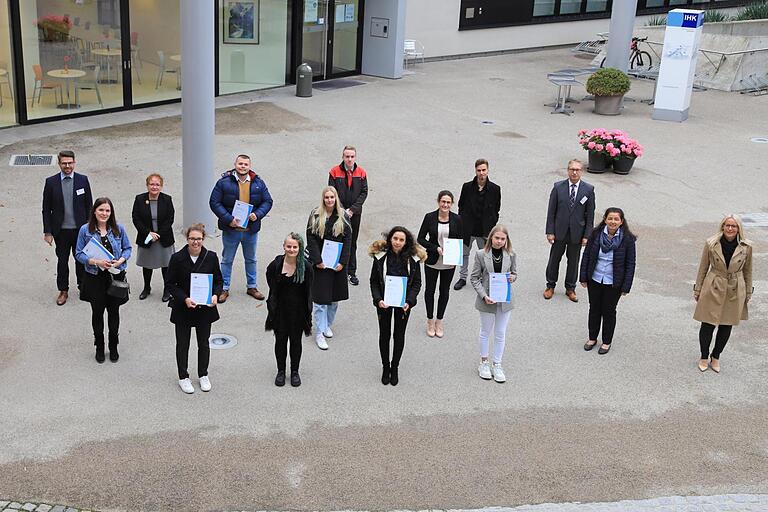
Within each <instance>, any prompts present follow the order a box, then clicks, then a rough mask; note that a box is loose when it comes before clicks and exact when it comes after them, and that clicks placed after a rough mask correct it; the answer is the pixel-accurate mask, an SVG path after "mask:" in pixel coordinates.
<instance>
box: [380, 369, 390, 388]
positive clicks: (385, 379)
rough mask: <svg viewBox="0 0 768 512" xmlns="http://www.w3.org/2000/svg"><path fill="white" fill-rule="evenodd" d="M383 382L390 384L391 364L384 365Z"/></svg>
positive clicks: (382, 371)
mask: <svg viewBox="0 0 768 512" xmlns="http://www.w3.org/2000/svg"><path fill="white" fill-rule="evenodd" d="M381 383H382V384H384V385H385V386H386V385H387V384H389V364H385V365H382V370H381Z"/></svg>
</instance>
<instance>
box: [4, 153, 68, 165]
mask: <svg viewBox="0 0 768 512" xmlns="http://www.w3.org/2000/svg"><path fill="white" fill-rule="evenodd" d="M55 157H56V155H11V161H10V162H8V165H10V166H11V167H17V166H37V165H52V164H53V159H54V158H55Z"/></svg>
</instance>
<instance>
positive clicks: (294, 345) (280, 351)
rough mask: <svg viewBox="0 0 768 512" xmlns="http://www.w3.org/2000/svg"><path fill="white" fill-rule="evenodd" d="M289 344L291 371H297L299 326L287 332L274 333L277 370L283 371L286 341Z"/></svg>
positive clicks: (299, 354) (286, 349)
mask: <svg viewBox="0 0 768 512" xmlns="http://www.w3.org/2000/svg"><path fill="white" fill-rule="evenodd" d="M289 340H290V342H291V349H290V351H291V371H292V372H297V371H299V363H300V362H301V326H297V327H296V328H294V329H291V330H289V331H280V332H278V331H275V359H276V360H277V369H278V370H279V371H283V372H284V371H285V358H286V357H287V356H288V341H289Z"/></svg>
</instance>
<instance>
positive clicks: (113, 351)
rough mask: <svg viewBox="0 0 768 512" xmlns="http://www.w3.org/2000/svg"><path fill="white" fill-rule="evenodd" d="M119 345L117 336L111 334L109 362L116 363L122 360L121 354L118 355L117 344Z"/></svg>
mask: <svg viewBox="0 0 768 512" xmlns="http://www.w3.org/2000/svg"><path fill="white" fill-rule="evenodd" d="M118 343H119V340H118V337H117V334H112V333H109V360H110V361H112V362H113V363H116V362H117V360H118V359H120V354H118V353H117V344H118Z"/></svg>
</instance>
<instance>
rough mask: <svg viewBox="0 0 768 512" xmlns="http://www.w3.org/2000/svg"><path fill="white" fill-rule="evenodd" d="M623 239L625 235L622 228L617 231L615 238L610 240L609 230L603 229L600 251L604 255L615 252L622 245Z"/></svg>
mask: <svg viewBox="0 0 768 512" xmlns="http://www.w3.org/2000/svg"><path fill="white" fill-rule="evenodd" d="M623 237H624V235H623V234H622V232H621V228H619V229H617V230H616V234H615V235H613V238H608V228H605V229H603V232H602V233H600V250H601V251H603V252H604V253H608V252H611V251H613V250H614V249H616V248H617V247H618V246H619V245H621V239H622V238H623Z"/></svg>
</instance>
